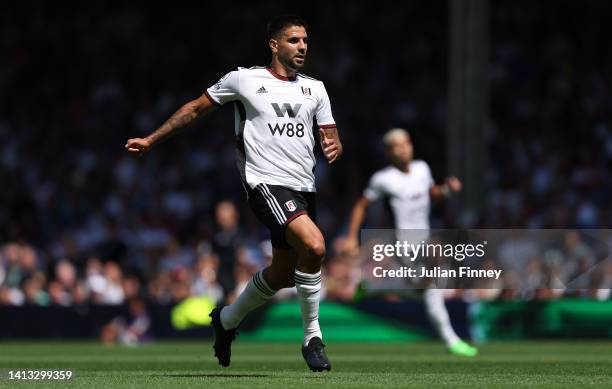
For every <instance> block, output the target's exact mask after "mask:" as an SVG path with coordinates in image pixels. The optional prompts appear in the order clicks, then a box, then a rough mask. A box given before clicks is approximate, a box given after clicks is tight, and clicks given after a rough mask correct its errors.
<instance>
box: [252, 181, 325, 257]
mask: <svg viewBox="0 0 612 389" xmlns="http://www.w3.org/2000/svg"><path fill="white" fill-rule="evenodd" d="M244 188H245V190H246V192H247V200H248V202H249V205H250V206H251V209H252V210H253V212H254V213H255V216H257V219H259V221H260V222H262V223H263V224H264V225H265V226H266V227H268V229H269V230H270V234H271V240H272V247H276V248H290V247H291V246H290V245H289V243H287V240H286V239H285V227H286V226H287V225H288V224H289V222H291V221H292V220H293V219H295V218H296V217H298V216H300V215H304V214H307V215H308V216H309V217H310V218H311V219H312V220H313V221H314V222H316V220H317V207H316V202H315V193H314V192H298V191H296V190H292V189H289V188H285V187H284V186H279V185H268V184H259V185H257V186H256V187H255V188H254V189H251V188H250V187H249V186H248V185H247V184H244Z"/></svg>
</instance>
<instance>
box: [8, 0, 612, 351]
mask: <svg viewBox="0 0 612 389" xmlns="http://www.w3.org/2000/svg"><path fill="white" fill-rule="evenodd" d="M467 3H470V4H472V5H473V6H474V8H472V9H471V10H468V11H465V10H464V11H463V12H468V13H472V14H470V15H471V16H470V17H475V18H476V22H475V23H476V24H475V25H476V26H478V25H479V24H478V22H479V21H480V22H483V23H484V25H485V26H487V27H486V28H484V29H483V30H482V31H481V32H482V33H481V34H479V36H478V37H477V39H476V43H477V45H476V47H472V48H471V49H472V50H475V51H474V52H478V53H480V55H481V57H479V56H476V57H470V58H467V59H465V58H464V59H463V60H461V59H460V58H459V59H458V58H455V57H451V56H450V55H449V53H451V52H452V50H451V42H454V41H453V39H454V38H453V37H456V35H455V34H453V31H454V30H453V28H459V29H460V27H457V25H453V24H452V23H451V20H450V19H451V18H452V16H449V15H450V14H451V12H450V11H451V10H449V7H448V4H447V3H446V2H443V1H439V2H424V1H414V2H404V3H402V4H401V5H399V4H396V3H394V2H386V1H379V2H376V3H369V4H361V3H359V4H358V3H353V4H351V3H333V2H332V3H330V2H313V3H312V4H309V5H308V7H306V8H305V9H303V10H299V13H300V14H301V15H303V17H304V18H305V19H306V20H308V21H309V23H310V28H309V35H310V38H309V39H310V48H309V57H308V60H307V66H306V68H305V69H304V72H305V73H306V74H309V75H311V76H314V77H316V78H318V79H321V80H323V81H324V82H325V84H326V87H327V89H328V92H329V95H330V97H331V100H332V106H333V110H334V116H335V118H336V120H337V123H338V125H339V129H340V133H341V137H342V141H343V144H344V147H345V154H344V156H343V158H342V160H341V161H339V162H338V163H337V164H334V166H331V167H328V166H327V164H326V163H319V164H318V169H317V171H316V175H317V186H318V188H319V192H318V193H319V197H318V216H319V223H320V226H321V228H322V230H323V231H324V232H325V234H326V238H327V244H328V247H329V249H328V253H329V255H328V258H327V260H326V263H325V272H326V285H325V287H326V301H328V302H330V305H326V307H328V308H329V309H330V310H333V311H334V312H338V310H342V309H349V312H348V313H346V315H348V316H342V317H343V318H344V319H343V320H346V321H347V322H348V323H352V324H353V326H354V323H355V321H358V322H360V323H362V327H357V330H361V332H362V333H368V334H371V333H375V332H376V331H375V330H366V329H367V328H370V329H371V328H378V327H376V325H378V324H380V323H379V322H378V321H376V320H378V318H392V319H394V320H399V321H404V322H405V324H406V325H407V326H408V327H405V328H412V330H411V331H408V330H406V331H404V332H403V333H404V334H405V333H409V334H413V335H414V337H415V338H419V339H420V338H421V337H424V336H427V335H426V334H427V330H428V324H427V322H426V319H425V316H424V314H423V312H422V307H421V303H420V302H419V301H418V300H414V301H407V302H406V301H404V302H402V301H400V299H397V298H395V299H393V298H386V299H384V300H383V301H382V302H381V301H379V300H368V299H365V300H364V299H356V298H355V291H356V286H357V285H356V282H357V280H356V277H357V271H356V270H358V269H356V265H355V262H354V261H353V260H351V258H346V257H342V256H340V255H338V254H337V252H336V247H337V245H338V238H339V237H341V236H342V234H343V233H344V232H345V229H346V223H347V220H348V215H349V211H350V206H351V203H352V201H353V200H355V199H357V197H358V196H359V195H360V193H361V191H362V189H363V187H364V186H365V184H366V182H367V178H368V177H369V175H370V174H371V173H373V172H374V171H375V170H377V169H379V168H381V167H383V166H384V165H385V161H384V150H383V148H382V144H381V142H380V138H381V135H382V134H383V133H384V132H385V131H386V130H388V129H389V128H391V127H397V126H402V127H405V128H407V129H409V130H410V132H411V133H412V136H413V141H414V143H415V150H416V156H417V158H422V159H425V160H426V161H428V162H429V164H430V165H431V167H432V170H433V173H434V176H435V178H436V179H437V180H438V181H440V180H442V179H443V178H444V177H445V176H447V175H449V174H459V175H460V177H461V178H462V179H464V181H466V191H467V193H466V194H465V195H462V196H459V197H457V198H455V199H454V200H453V201H452V202H450V203H447V204H446V206H445V205H443V204H439V205H436V207H435V208H434V213H433V226H434V227H448V228H455V227H470V228H607V226H608V225H609V224H610V221H611V218H612V213H611V209H610V205H609V204H610V203H609V198H610V189H611V188H610V174H611V173H610V166H611V165H610V161H611V160H612V128H611V122H610V121H611V117H610V104H611V103H612V89H611V86H612V85H611V81H612V80H611V74H612V73H611V69H612V67H611V66H612V58H611V57H610V54H609V50H608V42H607V37H608V36H610V33H611V31H610V27H609V24H608V23H607V20H609V17H610V7H609V6H607V5H606V3H605V2H598V1H586V2H580V3H579V5H578V2H576V1H559V2H554V4H553V3H552V2H546V1H542V2H530V1H501V0H497V1H492V2H489V3H486V2H482V1H470V2H465V4H467ZM486 4H488V6H487V7H484V8H482V7H483V6H484V5H486ZM478 5H480V7H481V8H478ZM279 11H280V10H279V9H278V8H277V6H276V4H275V3H272V2H263V3H260V2H257V3H254V2H231V3H225V2H224V3H210V4H206V5H198V6H193V5H187V4H180V5H179V4H176V5H175V8H173V9H171V10H169V9H168V4H164V5H156V4H154V3H152V4H147V6H146V7H145V6H141V5H135V4H107V3H105V2H88V3H86V4H85V3H82V4H80V5H73V4H71V5H68V4H56V3H53V4H51V3H48V2H44V1H33V2H23V3H19V4H11V5H9V6H7V7H6V9H5V11H4V12H3V13H2V14H1V15H0V20H1V22H0V37H1V39H0V49H1V52H2V53H3V54H2V61H0V139H1V141H0V150H1V152H0V182H1V183H2V190H1V191H0V243H1V244H2V247H1V252H0V317H1V320H0V336H1V337H3V338H9V339H10V338H15V337H27V338H31V337H48V336H49V337H56V336H61V337H73V336H76V337H98V336H100V333H101V332H103V330H102V328H103V326H104V325H105V324H107V323H108V322H109V321H110V320H112V319H113V318H116V317H118V316H125V315H127V316H129V313H130V312H131V313H132V314H134V312H137V313H138V312H141V313H143V312H144V313H143V314H144V315H145V316H146V317H149V318H152V319H153V320H152V323H153V327H152V329H151V333H150V335H151V336H153V337H159V336H179V335H185V336H188V335H194V336H205V335H207V332H206V329H207V328H206V327H203V328H200V329H202V331H200V332H198V331H195V332H193V331H192V332H190V331H180V330H178V329H177V327H176V325H174V326H173V324H176V323H173V322H172V321H171V315H172V313H171V312H172V309H173V307H174V306H175V304H177V303H180V302H182V301H185V299H187V298H188V297H193V296H207V297H208V298H209V299H210V300H213V301H221V300H225V301H231V299H232V298H233V297H234V296H235V294H236V290H239V289H240V287H242V286H243V285H244V282H246V281H247V280H248V279H249V277H250V275H251V274H252V273H253V272H254V271H255V270H256V269H257V268H259V267H260V266H262V265H263V264H265V263H266V261H267V260H268V258H266V253H267V251H268V250H269V248H268V247H266V245H265V244H263V245H262V241H264V240H265V239H266V237H267V231H266V230H265V229H264V228H263V227H262V226H261V225H260V224H259V223H258V222H257V221H256V220H255V218H254V216H253V215H252V213H251V212H250V210H249V209H248V208H247V207H246V206H245V203H244V199H243V198H242V196H243V194H242V191H241V189H240V188H241V187H240V182H239V176H238V173H237V170H236V168H235V162H234V136H233V132H232V128H233V114H232V110H231V109H229V108H225V109H222V110H220V111H219V112H217V113H215V114H213V115H210V116H208V117H206V118H205V119H204V120H201V121H200V122H198V123H197V124H196V125H194V126H192V127H191V128H189V129H187V130H184V133H182V134H181V135H179V136H177V137H175V138H173V139H171V140H169V141H167V142H166V143H164V144H163V145H160V146H159V147H157V148H156V149H155V150H153V151H152V152H150V153H148V154H147V155H145V156H144V157H142V158H140V159H135V158H132V157H131V156H128V155H127V154H126V153H125V152H124V150H123V144H124V143H125V140H126V139H127V138H129V137H133V136H140V135H145V134H147V133H149V132H150V131H152V130H153V129H155V128H156V127H157V126H158V125H160V124H161V123H162V122H163V121H164V120H165V119H166V118H167V117H168V116H169V115H170V114H172V113H173V112H174V111H175V110H176V109H177V108H178V107H179V106H180V105H181V104H182V103H184V102H186V101H187V100H189V99H192V98H194V97H196V96H199V95H200V94H201V93H202V92H203V91H204V89H205V88H207V87H208V86H210V85H212V84H213V83H214V82H215V81H216V80H217V79H218V78H219V77H220V76H222V75H223V74H225V73H226V72H227V71H229V70H231V69H233V68H235V67H236V66H252V65H266V64H267V63H268V59H269V53H268V50H267V47H266V42H265V21H266V20H267V19H268V18H269V17H270V16H272V15H275V14H277V13H278V12H279ZM291 11H295V10H291ZM483 15H484V16H483ZM452 26H454V27H452ZM480 28H482V25H480ZM472 38H473V36H472ZM455 44H457V45H458V46H457V47H461V42H459V43H455ZM479 58H480V60H481V62H478V61H479ZM471 61H472V62H471ZM463 67H465V69H468V70H469V69H471V71H474V70H476V71H478V70H481V71H480V72H479V73H478V74H480V75H481V76H482V77H480V78H479V77H475V78H474V79H472V80H471V81H469V82H472V83H473V84H471V85H473V86H474V88H476V90H477V93H476V95H475V96H472V97H473V98H474V99H475V100H470V99H459V100H460V101H456V100H454V99H453V96H454V95H453V93H454V92H453V90H452V89H451V85H453V81H454V80H456V77H461V76H460V75H457V74H458V73H457V71H456V70H457V69H464V68H463ZM455 92H456V91H455ZM472 93H473V92H472ZM478 99H480V100H478ZM473 101H480V102H481V104H480V105H478V106H476V107H474V106H471V107H467V112H459V113H457V112H456V111H457V109H459V111H462V108H466V107H464V106H462V105H461V104H462V102H463V104H467V103H470V102H473ZM466 102H467V103H466ZM453 104H459V105H453ZM471 119H474V120H477V122H476V123H477V124H478V125H477V128H468V129H466V128H465V126H463V124H461V123H474V122H470V120H471ZM457 126H459V129H458V130H457V131H467V132H466V133H465V134H466V138H465V139H459V140H457V139H454V138H453V137H452V135H453V134H456V132H450V135H451V136H450V137H449V136H448V135H449V131H451V130H453V129H457ZM461 126H463V127H461ZM470 131H472V132H470ZM474 131H476V132H474ZM479 142H480V143H479ZM462 153H463V154H462ZM466 153H467V155H469V156H473V159H474V160H476V161H479V163H478V164H475V165H474V164H472V165H470V166H458V165H457V164H456V163H455V162H456V161H457V159H456V158H458V157H457V156H459V160H460V161H461V160H466V159H469V158H465V156H466ZM461 156H463V159H462V158H461ZM319 158H320V159H321V160H322V158H321V155H320V153H319ZM320 162H323V161H320ZM455 169H459V171H458V172H457V171H456V170H455ZM464 175H465V176H464ZM471 188H477V189H478V190H477V191H474V190H473V189H471ZM232 204H233V205H232ZM386 223H388V220H386V219H385V217H384V216H382V212H380V209H378V210H377V209H374V210H373V211H372V212H371V213H370V215H369V218H368V221H367V225H368V226H370V227H377V226H385V225H386ZM595 281H596V283H595V284H592V285H586V286H585V289H584V291H583V292H581V293H579V296H576V293H574V294H573V295H572V296H554V299H555V300H559V301H557V303H558V304H561V305H558V304H557V305H552V308H551V305H550V304H549V303H550V300H551V298H552V297H553V296H551V295H550V294H547V293H539V294H521V293H520V292H518V291H517V292H516V293H514V292H510V293H504V294H503V296H494V298H493V300H495V301H494V302H493V303H491V304H493V305H491V306H488V307H489V309H497V310H501V311H503V312H504V313H503V316H501V317H502V318H503V320H502V321H503V322H504V324H505V325H506V327H503V326H502V327H501V328H498V331H497V332H495V331H489V333H488V335H487V336H493V337H504V336H505V337H508V336H514V337H522V336H526V335H530V336H608V335H609V328H610V325H611V324H612V321H611V320H610V316H609V315H608V314H607V312H609V311H610V310H611V309H610V308H609V305H607V304H606V305H601V304H600V303H601V302H602V300H603V303H605V300H607V299H608V295H609V291H608V288H609V284H608V282H609V281H608V279H607V278H606V277H603V278H600V279H597V280H595ZM449 297H451V299H450V301H449V309H450V310H451V316H452V317H453V320H454V323H455V326H456V327H457V330H458V332H460V333H461V334H462V335H464V336H468V335H470V333H469V331H468V327H469V326H470V325H473V324H474V323H471V322H470V320H468V311H470V310H472V311H474V310H475V309H476V308H474V307H480V308H479V309H483V308H482V305H478V303H477V302H475V301H474V299H473V296H469V295H466V293H465V292H464V291H449ZM502 297H503V298H502ZM567 297H572V299H567ZM575 297H581V298H582V300H575ZM284 298H285V299H286V301H289V302H284V303H277V304H276V305H275V310H273V311H272V312H271V311H264V312H262V314H261V315H259V316H257V317H256V319H257V320H254V322H253V323H249V324H248V325H252V326H253V327H257V326H258V325H259V324H261V321H262V320H265V318H266V315H268V316H270V315H272V313H274V314H277V315H280V316H281V317H283V316H282V315H283V314H284V313H283V312H284V311H283V310H282V309H283V307H286V305H283V304H291V303H290V301H291V296H290V294H289V295H284ZM502 299H503V300H509V302H508V304H509V305H504V304H502V303H500V302H499V300H502ZM357 300H358V301H357ZM540 300H541V301H540ZM141 302H142V303H144V308H143V305H142V304H141ZM332 302H338V303H339V304H336V305H334V304H333V303H332ZM540 302H543V304H544V305H538V304H539V303H540ZM591 303H595V305H594V306H593V308H592V309H591V308H589V309H586V310H585V309H584V307H585V306H586V305H584V304H591ZM495 304H497V305H495ZM534 304H535V305H534ZM574 304H579V305H578V308H577V309H579V310H580V312H582V314H583V315H584V312H594V311H593V310H595V311H596V312H597V314H598V315H599V316H598V318H599V319H598V321H597V322H596V325H594V324H593V323H592V322H591V324H592V326H591V327H587V328H584V326H583V327H580V326H579V324H580V323H582V324H584V323H585V320H583V319H584V318H585V317H586V316H580V315H579V316H577V317H576V316H572V317H573V318H574V319H572V320H573V321H571V324H572V325H578V327H579V328H578V329H576V327H572V326H570V327H562V330H560V327H558V326H556V327H555V326H553V327H552V329H551V328H549V327H548V326H547V325H543V326H544V328H539V327H537V326H536V325H535V324H534V323H540V324H541V322H539V321H538V320H536V317H539V316H537V315H536V313H534V312H536V311H537V312H539V308H538V307H544V308H546V309H548V310H551V309H553V308H554V309H553V310H554V311H555V312H557V315H558V316H559V317H561V316H563V315H561V314H559V313H558V312H559V310H560V311H563V312H567V311H566V310H564V309H569V310H570V311H571V312H574V311H572V309H574V308H575V307H576V305H574ZM566 306H570V307H569V308H565V307H566ZM491 307H493V308H491ZM506 308H508V309H509V312H510V313H507V312H506V311H505V310H506ZM536 308H538V309H536ZM143 309H144V311H143ZM268 309H270V308H268ZM296 309H297V308H296ZM294 310H295V309H294ZM495 312H497V314H498V315H499V311H495ZM296 313H297V311H296ZM366 313H367V314H368V315H370V314H373V316H350V315H362V314H364V315H365V314H366ZM546 315H549V314H548V313H546ZM553 315H554V314H553ZM322 317H323V318H324V317H325V313H323V314H322ZM554 317H555V318H557V316H554ZM563 317H567V315H566V316H563ZM33 318H43V320H47V321H46V325H43V326H41V325H38V323H36V321H34V322H33V321H32V319H33ZM67 318H70V319H67ZM365 318H369V319H372V320H374V323H373V324H372V326H373V327H367V326H366V322H367V320H366V319H365ZM295 319H296V320H297V323H298V325H299V318H298V317H297V316H296V317H295ZM351 320H352V321H351ZM491 320H493V319H491ZM555 320H557V319H555ZM196 321H197V320H196ZM28 323H29V324H28ZM32 323H34V324H32ZM160 323H161V324H160ZM377 323H378V324H377ZM385 323H387V322H385ZM555 323H556V324H558V323H557V322H555ZM556 324H555V325H556ZM187 326H188V327H190V326H189V325H187ZM410 326H412V327H410ZM179 327H180V326H179ZM198 328H199V327H198V326H196V329H198ZM345 328H346V327H341V329H342V330H344V329H345ZM384 328H385V331H390V329H389V327H384ZM487 328H488V327H487ZM496 328H497V327H496ZM292 334H293V333H291V332H289V335H287V336H288V338H291V336H292ZM471 335H472V336H475V333H474V332H472V333H471ZM487 336H484V335H482V338H483V339H484V338H486V337H487ZM398 337H400V338H401V335H398ZM262 338H266V337H265V336H263V335H262ZM375 340H376V339H375ZM481 340H482V339H481Z"/></svg>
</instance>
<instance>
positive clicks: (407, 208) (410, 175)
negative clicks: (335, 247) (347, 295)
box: [345, 128, 478, 356]
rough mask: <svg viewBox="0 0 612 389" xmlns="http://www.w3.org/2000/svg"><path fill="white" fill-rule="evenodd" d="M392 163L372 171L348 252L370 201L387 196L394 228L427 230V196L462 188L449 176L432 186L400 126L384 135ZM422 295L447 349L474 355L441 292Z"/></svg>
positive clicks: (355, 243) (352, 249) (356, 210)
mask: <svg viewBox="0 0 612 389" xmlns="http://www.w3.org/2000/svg"><path fill="white" fill-rule="evenodd" d="M383 141H384V143H385V146H386V148H387V157H388V158H389V161H390V162H391V165H390V166H388V167H386V168H384V169H382V170H379V171H378V172H376V173H374V175H373V176H372V178H370V182H369V183H368V187H367V188H366V190H365V191H364V193H363V196H362V197H361V198H360V199H359V200H357V203H356V204H355V206H354V207H353V211H352V213H351V219H350V223H349V232H348V236H347V240H346V243H345V250H346V251H347V252H355V251H356V250H357V247H358V245H359V243H358V234H359V229H360V228H361V224H362V223H363V219H364V217H365V212H366V210H367V208H368V206H369V205H370V203H372V202H373V201H376V200H379V199H386V200H387V201H388V204H389V206H390V208H391V212H392V214H393V217H394V221H395V228H396V229H397V230H402V229H403V230H424V231H425V230H429V212H430V208H431V206H430V199H432V198H433V199H438V198H443V197H446V196H447V195H448V194H450V193H451V192H458V191H460V190H461V182H460V181H459V179H457V178H456V177H449V178H447V179H446V183H445V184H443V185H435V183H434V180H433V177H432V175H431V170H430V169H429V166H428V165H427V163H426V162H425V161H421V160H413V148H412V142H411V140H410V135H409V134H408V132H407V131H406V130H404V129H401V128H395V129H392V130H390V131H388V132H387V133H386V134H385V136H384V137H383ZM423 298H424V300H425V307H426V310H427V314H428V316H429V319H430V320H431V323H432V324H433V326H434V327H435V329H436V330H437V332H438V334H440V336H441V337H442V339H443V340H444V341H445V343H446V345H447V347H448V350H449V351H450V352H451V353H453V354H456V355H462V356H475V355H476V354H477V352H478V351H477V349H476V348H474V347H472V346H470V345H469V344H467V343H466V342H464V341H463V340H461V338H459V337H458V336H457V334H456V333H455V331H454V330H453V327H452V326H451V323H450V318H449V315H448V311H447V310H446V306H445V305H444V296H443V295H442V291H441V290H439V289H435V288H428V289H426V290H425V291H424V294H423Z"/></svg>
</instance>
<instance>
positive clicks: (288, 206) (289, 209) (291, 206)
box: [285, 200, 297, 212]
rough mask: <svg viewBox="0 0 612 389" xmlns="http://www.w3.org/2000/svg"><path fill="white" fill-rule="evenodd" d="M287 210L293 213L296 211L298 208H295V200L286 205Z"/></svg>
mask: <svg viewBox="0 0 612 389" xmlns="http://www.w3.org/2000/svg"><path fill="white" fill-rule="evenodd" d="M285 208H287V211H289V212H293V211H295V210H296V208H297V207H296V206H295V203H294V202H293V200H289V201H287V202H286V203H285Z"/></svg>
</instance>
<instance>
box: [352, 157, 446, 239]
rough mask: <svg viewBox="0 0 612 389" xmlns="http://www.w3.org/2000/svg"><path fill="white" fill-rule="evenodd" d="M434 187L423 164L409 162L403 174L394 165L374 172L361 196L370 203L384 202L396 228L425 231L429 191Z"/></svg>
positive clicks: (427, 224) (423, 162)
mask: <svg viewBox="0 0 612 389" xmlns="http://www.w3.org/2000/svg"><path fill="white" fill-rule="evenodd" d="M433 185H434V180H433V177H432V176H431V170H430V169H429V166H428V165H427V162H425V161H420V160H416V161H412V162H410V169H409V171H408V172H407V173H404V172H402V171H401V170H399V169H398V168H396V167H395V166H389V167H386V168H384V169H382V170H379V171H378V172H376V173H375V174H374V175H373V176H372V178H371V179H370V182H369V184H368V187H367V188H366V190H365V191H364V193H363V195H364V196H365V197H366V198H367V199H369V200H370V201H375V200H378V199H384V200H387V201H388V205H389V206H390V208H391V212H392V213H393V217H394V219H395V228H396V229H422V230H428V229H429V210H430V200H429V189H431V187H432V186H433Z"/></svg>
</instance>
